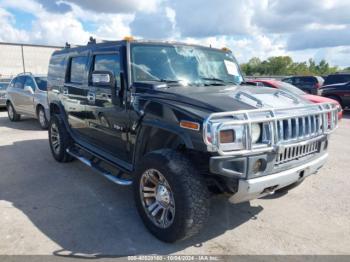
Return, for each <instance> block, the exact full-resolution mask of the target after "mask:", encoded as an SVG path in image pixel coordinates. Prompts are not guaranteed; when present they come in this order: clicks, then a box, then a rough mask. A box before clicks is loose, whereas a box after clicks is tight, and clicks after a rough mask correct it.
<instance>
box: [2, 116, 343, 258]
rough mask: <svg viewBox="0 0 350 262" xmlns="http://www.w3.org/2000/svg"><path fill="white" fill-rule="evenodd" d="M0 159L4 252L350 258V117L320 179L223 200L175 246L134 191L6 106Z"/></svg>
mask: <svg viewBox="0 0 350 262" xmlns="http://www.w3.org/2000/svg"><path fill="white" fill-rule="evenodd" d="M0 163H1V165H0V167H1V169H0V254H53V253H54V254H67V253H83V254H103V255H127V254H170V253H178V254H193V255H194V254H216V255H219V254H350V237H349V236H350V114H347V115H346V116H345V119H344V120H343V121H342V122H341V124H340V128H339V129H338V130H337V131H336V133H335V134H334V135H333V136H332V139H331V145H330V158H329V160H328V163H327V165H326V166H325V167H324V168H323V169H322V170H321V171H320V173H319V174H318V175H315V176H312V177H310V178H309V179H307V181H305V182H304V183H303V184H302V185H301V186H299V187H298V188H296V189H294V190H293V191H291V192H289V193H288V194H287V195H284V196H281V195H279V197H277V196H275V197H270V198H268V199H267V198H265V199H259V200H255V201H252V202H250V203H245V204H239V205H231V204H228V203H227V202H226V201H225V200H224V199H223V198H221V197H217V198H215V199H213V201H212V208H211V213H212V215H211V218H210V221H209V223H208V225H207V227H206V228H205V229H204V231H203V232H202V234H200V235H199V236H197V237H196V238H194V239H191V240H188V241H185V242H182V243H177V244H164V243H161V242H159V241H158V240H156V239H155V238H154V237H153V236H152V235H150V234H149V233H148V231H147V230H146V229H145V227H144V226H143V224H142V222H141V220H140V218H139V216H138V214H137V212H136V209H135V207H134V203H133V198H132V191H131V188H127V187H118V186H116V185H114V184H112V183H110V182H108V181H107V180H105V179H104V178H102V177H100V176H98V175H96V174H95V173H94V172H93V171H91V170H89V169H88V168H86V167H85V166H84V165H83V164H81V163H79V162H78V161H76V162H73V163H70V164H59V163H57V162H55V161H54V160H53V158H52V157H51V153H50V150H49V146H48V142H47V132H46V131H42V130H40V129H39V125H38V124H37V122H36V121H35V120H31V119H24V120H23V121H21V122H19V123H10V122H9V120H8V119H7V115H6V112H4V111H2V112H0Z"/></svg>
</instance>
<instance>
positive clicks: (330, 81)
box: [324, 74, 350, 85]
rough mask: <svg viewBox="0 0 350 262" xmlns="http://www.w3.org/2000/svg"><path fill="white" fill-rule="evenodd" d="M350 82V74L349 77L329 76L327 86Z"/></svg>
mask: <svg viewBox="0 0 350 262" xmlns="http://www.w3.org/2000/svg"><path fill="white" fill-rule="evenodd" d="M346 82H350V74H349V75H329V76H328V77H327V78H326V81H325V83H324V84H325V85H330V84H337V83H346Z"/></svg>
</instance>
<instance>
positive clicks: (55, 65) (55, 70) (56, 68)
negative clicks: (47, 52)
mask: <svg viewBox="0 0 350 262" xmlns="http://www.w3.org/2000/svg"><path fill="white" fill-rule="evenodd" d="M65 65H66V60H65V57H64V56H58V55H55V56H52V57H51V60H50V65H49V76H50V77H52V78H64V75H65V69H66V67H65Z"/></svg>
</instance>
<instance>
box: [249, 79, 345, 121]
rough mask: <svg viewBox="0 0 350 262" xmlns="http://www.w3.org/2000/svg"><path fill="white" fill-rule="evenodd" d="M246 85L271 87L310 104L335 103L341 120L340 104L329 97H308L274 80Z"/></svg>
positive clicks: (258, 81)
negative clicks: (299, 97) (303, 99)
mask: <svg viewBox="0 0 350 262" xmlns="http://www.w3.org/2000/svg"><path fill="white" fill-rule="evenodd" d="M247 83H248V84H252V85H256V86H265V87H272V88H278V89H281V90H284V91H288V92H291V93H293V94H296V95H299V96H301V97H303V98H305V99H306V100H309V101H310V102H312V103H316V104H319V103H326V102H329V103H337V104H338V118H339V120H340V119H342V118H343V110H342V107H341V104H340V103H339V101H338V100H337V99H332V98H331V97H329V98H328V97H322V96H316V95H310V94H308V93H305V92H304V91H302V90H301V89H299V88H297V87H295V86H293V85H291V84H288V83H286V82H282V81H278V80H274V79H254V80H249V81H247Z"/></svg>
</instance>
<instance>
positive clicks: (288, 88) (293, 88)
mask: <svg viewBox="0 0 350 262" xmlns="http://www.w3.org/2000/svg"><path fill="white" fill-rule="evenodd" d="M278 88H279V89H282V90H285V91H289V92H291V93H294V94H297V95H305V94H306V93H305V92H304V91H302V90H301V89H299V88H297V87H296V86H293V85H291V84H288V83H285V82H278Z"/></svg>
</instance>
